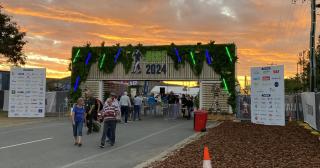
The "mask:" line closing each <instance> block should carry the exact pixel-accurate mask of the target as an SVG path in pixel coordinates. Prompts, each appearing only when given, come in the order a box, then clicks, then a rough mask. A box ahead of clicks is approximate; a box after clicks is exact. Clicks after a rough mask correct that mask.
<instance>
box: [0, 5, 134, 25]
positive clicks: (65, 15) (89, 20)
mask: <svg viewBox="0 0 320 168" xmlns="http://www.w3.org/2000/svg"><path fill="white" fill-rule="evenodd" d="M46 9H47V10H48V11H50V12H40V11H34V10H30V9H26V8H11V7H9V6H6V7H5V11H7V12H9V13H12V14H16V15H24V16H33V17H39V18H45V19H54V20H61V21H68V22H75V23H86V24H96V25H101V26H120V27H132V25H130V24H128V23H125V22H121V21H117V20H113V19H102V18H99V17H94V16H88V15H86V14H83V13H80V12H72V11H67V10H58V9H54V8H48V7H46Z"/></svg>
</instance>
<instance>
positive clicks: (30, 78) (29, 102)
mask: <svg viewBox="0 0 320 168" xmlns="http://www.w3.org/2000/svg"><path fill="white" fill-rule="evenodd" d="M10 76H11V77H10V89H9V112H8V117H44V116H45V92H46V70H45V69H34V68H11V72H10Z"/></svg>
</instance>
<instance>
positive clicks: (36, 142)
mask: <svg viewBox="0 0 320 168" xmlns="http://www.w3.org/2000/svg"><path fill="white" fill-rule="evenodd" d="M192 128H193V121H186V120H176V121H165V120H163V119H162V118H145V119H144V120H142V121H137V122H130V123H128V124H126V125H125V124H118V125H117V137H116V144H115V146H113V147H110V146H106V148H104V149H100V148H99V147H98V145H99V141H100V137H101V134H100V133H95V134H92V135H89V136H87V135H84V137H83V140H84V142H83V146H82V147H81V148H79V147H76V146H74V145H73V137H72V128H71V123H70V122H69V121H67V120H63V121H61V120H60V121H59V120H55V121H50V122H45V123H37V124H28V125H25V126H16V127H7V128H0V137H1V141H0V163H1V167H6V168H13V167H14V168H15V167H24V168H26V167H30V168H31V167H32V168H43V167H46V168H50V167H61V168H69V167H77V168H82V167H83V168H84V167H92V168H93V167H95V168H100V167H101V168H102V167H103V168H105V167H114V168H118V167H119V168H122V167H123V168H128V167H135V166H136V165H138V164H140V163H142V162H144V161H146V160H148V159H150V158H153V157H156V156H157V155H159V154H160V153H162V152H164V151H166V150H167V149H169V148H170V147H172V146H174V145H175V144H177V143H179V142H180V141H182V140H184V139H185V138H187V137H189V136H191V135H193V134H194V132H193V130H192ZM84 132H85V131H84Z"/></svg>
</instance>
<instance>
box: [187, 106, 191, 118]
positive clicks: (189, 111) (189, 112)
mask: <svg viewBox="0 0 320 168" xmlns="http://www.w3.org/2000/svg"><path fill="white" fill-rule="evenodd" d="M187 119H188V120H190V119H191V107H188V116H187Z"/></svg>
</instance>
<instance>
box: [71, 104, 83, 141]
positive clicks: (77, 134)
mask: <svg viewBox="0 0 320 168" xmlns="http://www.w3.org/2000/svg"><path fill="white" fill-rule="evenodd" d="M85 112H86V110H85V108H84V100H83V98H79V99H78V100H77V104H76V105H75V106H74V107H73V110H72V113H71V119H72V128H73V137H74V145H78V146H79V147H81V146H82V141H81V137H82V128H83V123H84V122H85V118H86V117H85V115H86V113H85Z"/></svg>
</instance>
